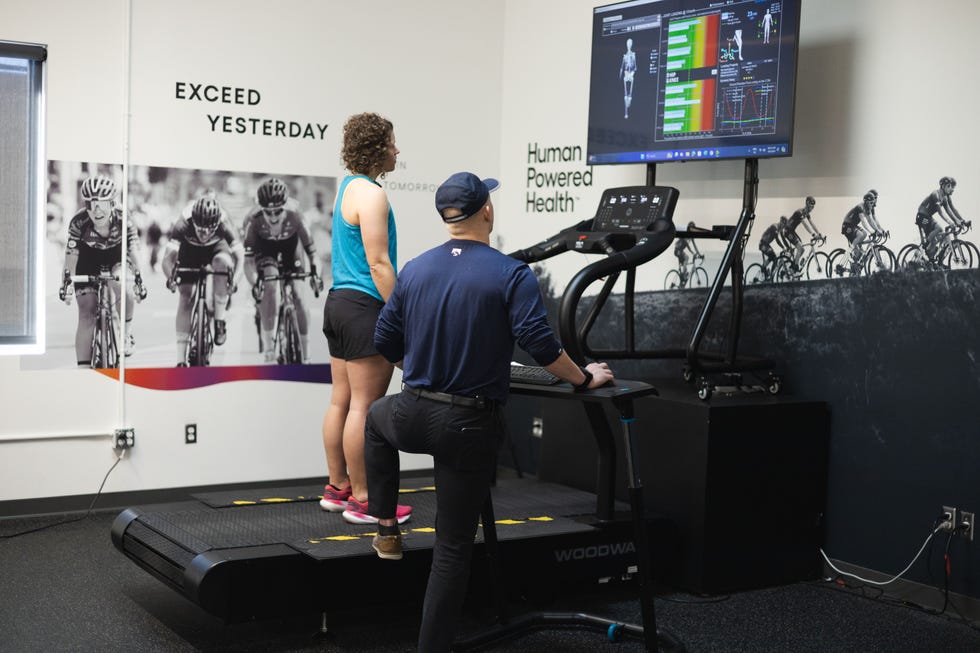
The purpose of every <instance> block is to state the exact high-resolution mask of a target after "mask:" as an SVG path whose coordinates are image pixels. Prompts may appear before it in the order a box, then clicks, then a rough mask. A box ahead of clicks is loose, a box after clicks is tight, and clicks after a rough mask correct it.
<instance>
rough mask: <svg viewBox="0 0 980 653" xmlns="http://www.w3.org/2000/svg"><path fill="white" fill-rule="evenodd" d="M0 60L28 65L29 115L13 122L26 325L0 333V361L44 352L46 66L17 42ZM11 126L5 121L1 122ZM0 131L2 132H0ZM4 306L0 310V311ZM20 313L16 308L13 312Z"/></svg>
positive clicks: (39, 51) (0, 47)
mask: <svg viewBox="0 0 980 653" xmlns="http://www.w3.org/2000/svg"><path fill="white" fill-rule="evenodd" d="M0 58H5V59H19V60H23V61H24V62H26V63H27V74H28V89H27V92H28V96H29V97H28V102H27V105H28V116H27V117H26V120H25V121H23V123H18V124H17V125H16V127H15V128H16V129H21V128H22V127H23V126H24V125H25V124H26V125H27V128H28V134H27V141H28V148H27V149H28V151H27V154H26V157H25V162H26V163H27V166H26V170H25V171H24V172H25V176H24V178H23V179H22V180H15V181H14V182H13V183H18V182H19V181H23V182H25V183H26V187H27V192H26V195H25V199H26V201H25V203H24V206H23V207H16V209H17V210H15V211H14V213H15V214H16V213H17V212H18V210H19V209H20V208H23V209H26V211H23V212H22V214H23V215H24V216H25V225H24V227H25V228H24V231H23V235H24V239H25V241H26V242H25V243H24V245H25V248H24V251H26V252H27V257H28V260H27V262H26V265H25V268H24V275H23V278H22V279H21V280H22V281H23V288H24V292H25V295H26V296H25V297H24V304H25V308H26V315H25V320H24V321H25V324H24V328H23V329H22V330H21V331H22V332H21V333H12V334H11V333H8V334H6V335H5V334H2V333H0V356H20V355H24V354H41V353H44V348H45V311H44V308H45V292H44V286H45V284H44V246H45V234H46V227H47V225H46V219H47V216H46V214H45V210H44V209H45V205H46V202H45V197H44V194H45V179H46V174H47V173H46V161H45V96H46V89H45V62H46V60H47V46H45V45H41V44H36V43H21V42H17V41H4V40H0ZM3 122H4V124H10V122H12V121H10V120H4V121H3ZM0 129H3V127H0ZM23 163H24V162H9V163H8V162H6V161H0V164H3V166H4V169H5V170H8V171H9V170H16V169H17V168H22V166H23ZM2 308H3V307H0V309H2ZM18 310H20V307H18Z"/></svg>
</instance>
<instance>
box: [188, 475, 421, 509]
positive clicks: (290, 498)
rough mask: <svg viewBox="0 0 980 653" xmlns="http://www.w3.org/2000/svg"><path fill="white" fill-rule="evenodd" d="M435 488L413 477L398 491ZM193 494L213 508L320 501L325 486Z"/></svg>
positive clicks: (410, 491)
mask: <svg viewBox="0 0 980 653" xmlns="http://www.w3.org/2000/svg"><path fill="white" fill-rule="evenodd" d="M434 489H435V488H434V487H433V486H432V479H431V478H428V479H427V478H411V479H403V480H402V482H401V487H400V488H399V490H398V491H399V492H400V493H402V494H414V493H417V492H427V491H428V492H431V491H432V490H434ZM191 496H192V497H193V498H195V499H197V500H198V501H200V502H201V503H204V504H206V505H208V506H210V507H212V508H236V507H241V506H254V505H259V504H273V503H292V502H294V501H319V500H320V499H322V498H323V487H322V486H320V485H302V486H300V485H296V486H291V487H281V488H259V489H247V490H223V491H220V492H200V493H198V494H192V495H191Z"/></svg>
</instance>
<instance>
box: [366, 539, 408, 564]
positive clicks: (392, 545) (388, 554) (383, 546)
mask: <svg viewBox="0 0 980 653" xmlns="http://www.w3.org/2000/svg"><path fill="white" fill-rule="evenodd" d="M371 546H373V547H374V550H375V551H377V552H378V557H379V558H381V559H382V560H401V559H402V536H401V535H375V536H374V541H373V542H371Z"/></svg>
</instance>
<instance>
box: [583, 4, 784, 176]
mask: <svg viewBox="0 0 980 653" xmlns="http://www.w3.org/2000/svg"><path fill="white" fill-rule="evenodd" d="M800 2H801V0H722V1H719V0H632V1H629V2H617V3H615V4H610V5H605V6H602V7H597V8H595V9H594V10H593V16H592V59H591V64H592V76H591V81H590V86H589V136H588V146H587V151H586V159H587V161H588V163H590V164H610V163H661V162H667V161H696V160H717V159H745V158H769V157H781V156H790V155H791V154H792V151H793V104H794V100H795V92H796V60H797V50H798V44H799V26H800Z"/></svg>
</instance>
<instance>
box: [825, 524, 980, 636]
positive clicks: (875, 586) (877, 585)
mask: <svg viewBox="0 0 980 653" xmlns="http://www.w3.org/2000/svg"><path fill="white" fill-rule="evenodd" d="M944 530H945V531H948V533H949V534H948V535H947V536H946V546H945V548H944V551H943V588H942V593H943V607H942V608H941V609H939V610H935V609H932V608H928V607H926V606H924V605H919V604H918V603H915V602H914V601H909V600H908V599H903V598H897V597H891V596H888V595H887V594H886V593H885V590H884V589H883V586H885V585H888V584H890V583H893V582H895V581H896V580H898V579H899V578H901V577H902V576H903V575H904V574H905V573H906V572H908V570H909V569H910V568H911V567H912V565H914V564H915V562H916V560H918V559H919V556H921V555H922V551H923V550H924V549H925V548H926V546H927V545H929V544H930V543H931V542H932V539H933V537H934V536H935V535H936V533H938V532H940V531H944ZM953 534H954V533H953V531H951V530H950V529H949V528H946V527H945V525H944V524H940V523H939V522H937V523H936V524H934V530H933V531H932V533H930V534H929V537H927V538H926V541H925V542H924V543H923V544H922V547H920V549H919V552H918V553H917V554H916V555H915V558H913V559H912V562H910V563H909V564H908V566H907V567H906V568H905V569H903V570H902V571H901V572H900V573H899V574H898V575H896V576H895V577H893V578H891V579H890V580H887V581H873V580H868V579H865V578H861V577H860V576H858V575H856V574H851V573H847V572H844V571H841V570H840V569H838V568H837V567H835V566H834V565H833V564H831V562H830V560H829V559H828V558H827V554H826V553H824V551H823V549H821V550H820V554H821V555H822V556H823V558H824V561H825V562H826V563H827V565H828V566H829V567H830V568H831V569H833V570H834V571H836V572H837V573H838V574H839V576H837V577H836V578H827V579H825V580H826V581H830V582H833V583H834V584H835V585H836V586H839V587H843V588H844V589H846V590H851V591H860V594H859V596H860V597H861V598H864V599H869V600H872V601H880V602H882V603H886V604H888V605H897V606H901V607H905V608H911V609H913V610H916V611H919V612H924V613H926V614H929V615H933V616H944V617H946V618H947V619H950V620H952V621H955V622H959V623H963V624H965V625H967V626H969V627H970V628H971V629H973V630H977V631H980V624H978V623H977V622H975V621H973V620H971V619H969V618H968V617H966V616H964V615H963V613H962V612H961V611H960V609H959V608H958V607H957V606H956V604H955V603H954V602H953V601H952V599H951V598H950V596H949V579H950V576H951V575H952V556H951V555H950V553H949V547H950V543H951V542H952V540H953ZM929 550H930V552H931V551H932V548H931V547H930V549H929ZM930 558H931V556H930ZM845 576H846V577H849V578H855V579H857V580H859V581H861V582H862V583H866V584H867V585H871V586H872V587H867V586H866V585H855V584H851V583H848V582H847V580H845V579H844V578H843V577H845ZM930 576H931V574H930ZM819 586H820V587H827V586H826V585H824V584H820V585H819ZM834 589H836V587H835V588H834ZM868 589H872V590H874V591H875V592H876V594H874V595H873V596H869V595H868V594H867V593H866V590H868ZM949 607H952V608H953V610H954V611H955V612H956V615H957V616H956V617H955V618H954V617H952V616H951V615H948V614H946V610H947V608H949Z"/></svg>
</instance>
